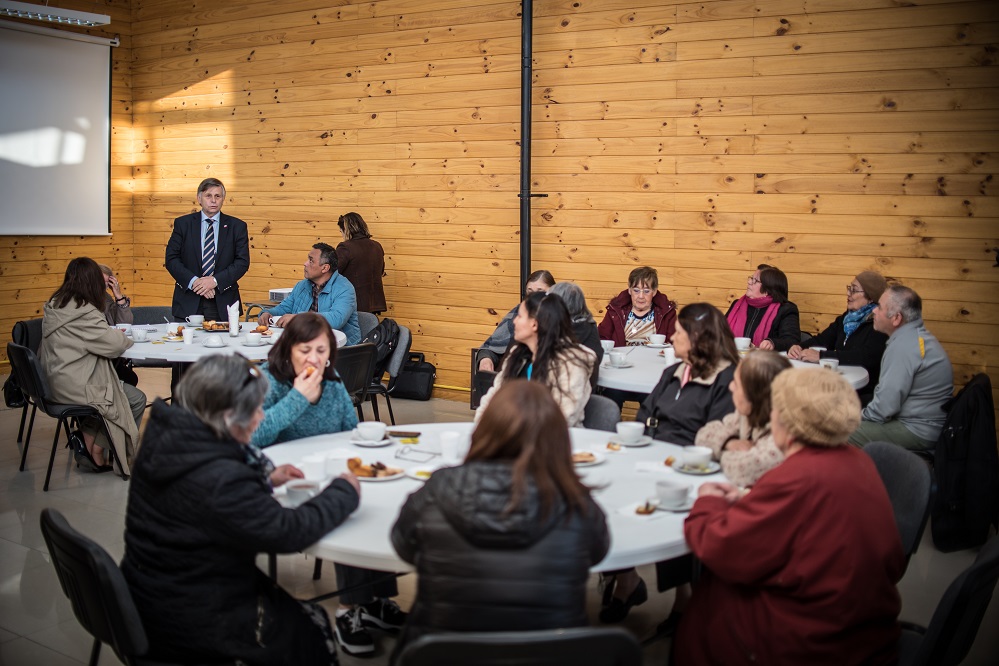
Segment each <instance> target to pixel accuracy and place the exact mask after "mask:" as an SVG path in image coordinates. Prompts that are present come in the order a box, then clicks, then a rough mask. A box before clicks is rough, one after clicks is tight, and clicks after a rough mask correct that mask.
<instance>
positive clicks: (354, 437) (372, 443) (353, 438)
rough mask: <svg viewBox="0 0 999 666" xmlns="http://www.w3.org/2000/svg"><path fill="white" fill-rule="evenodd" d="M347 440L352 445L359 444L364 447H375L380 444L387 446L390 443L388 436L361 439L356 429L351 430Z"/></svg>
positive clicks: (380, 445) (378, 446)
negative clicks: (379, 438) (377, 438)
mask: <svg viewBox="0 0 999 666" xmlns="http://www.w3.org/2000/svg"><path fill="white" fill-rule="evenodd" d="M349 441H350V443H351V444H353V445H354V446H360V447H362V448H365V449H377V448H380V447H382V446H388V445H389V444H391V443H392V439H391V438H389V437H386V438H385V439H382V440H374V439H361V435H360V434H358V432H357V431H356V430H354V431H353V432H351V434H350V440H349Z"/></svg>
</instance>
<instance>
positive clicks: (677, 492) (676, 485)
mask: <svg viewBox="0 0 999 666" xmlns="http://www.w3.org/2000/svg"><path fill="white" fill-rule="evenodd" d="M656 497H658V498H659V506H660V507H661V508H663V509H680V508H683V507H685V506H687V503H688V501H689V499H690V485H689V484H686V483H682V482H681V481H677V480H675V479H661V480H659V481H656Z"/></svg>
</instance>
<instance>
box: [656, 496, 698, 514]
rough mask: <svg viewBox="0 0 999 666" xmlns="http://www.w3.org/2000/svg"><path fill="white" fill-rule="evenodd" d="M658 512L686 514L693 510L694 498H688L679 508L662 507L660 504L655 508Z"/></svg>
mask: <svg viewBox="0 0 999 666" xmlns="http://www.w3.org/2000/svg"><path fill="white" fill-rule="evenodd" d="M656 508H657V509H658V510H660V511H671V512H673V513H686V512H688V511H690V510H691V509H693V508H694V498H693V497H688V498H687V501H686V502H684V503H683V504H681V505H680V506H663V505H662V503H660V504H659V506H657V507H656Z"/></svg>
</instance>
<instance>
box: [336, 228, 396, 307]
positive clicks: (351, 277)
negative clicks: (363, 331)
mask: <svg viewBox="0 0 999 666" xmlns="http://www.w3.org/2000/svg"><path fill="white" fill-rule="evenodd" d="M337 226H339V227H340V233H341V234H342V235H343V242H342V243H340V244H339V245H337V246H336V257H337V269H338V270H339V271H340V275H342V276H344V277H345V278H347V280H348V281H349V282H350V283H351V284H352V285H354V293H355V294H356V295H357V311H358V312H371V313H373V314H381V313H382V312H385V310H387V309H388V306H387V305H386V304H385V287H384V286H383V285H382V278H383V277H384V276H385V250H383V249H382V246H381V243H379V242H378V241H376V240H375V239H373V238H372V237H371V232H370V231H368V225H367V223H365V221H364V218H363V217H361V216H360V214H358V213H347V214H345V215H341V216H340V219H339V220H337Z"/></svg>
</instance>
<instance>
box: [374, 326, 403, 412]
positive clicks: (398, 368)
mask: <svg viewBox="0 0 999 666" xmlns="http://www.w3.org/2000/svg"><path fill="white" fill-rule="evenodd" d="M412 342H413V335H412V333H410V332H409V329H408V328H406V327H405V326H403V325H402V324H399V339H398V341H397V342H396V347H395V351H393V352H392V355H391V356H389V357H388V363H387V364H386V366H385V369H384V371H383V372H381V373H379V372H378V368H377V367H376V368H375V372H374V374H375V375H377V377H375V378H374V379H373V380H372V381H371V385H370V386H369V387H368V400H370V401H371V411H372V412H374V414H375V420H376V421H379V420H381V419H380V418H379V416H378V396H380V395H382V396H385V404H386V405H388V411H389V420H390V421H391V422H392V425H395V414H393V413H392V398H391V395H392V391H393V390H394V389H395V383H396V380H398V379H399V373H400V372H402V366H403V365H405V363H406V359H407V358H409V349H410V347H411V346H412ZM385 372H387V373H388V377H389V378H388V382H382V375H383V374H384V373H385Z"/></svg>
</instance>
